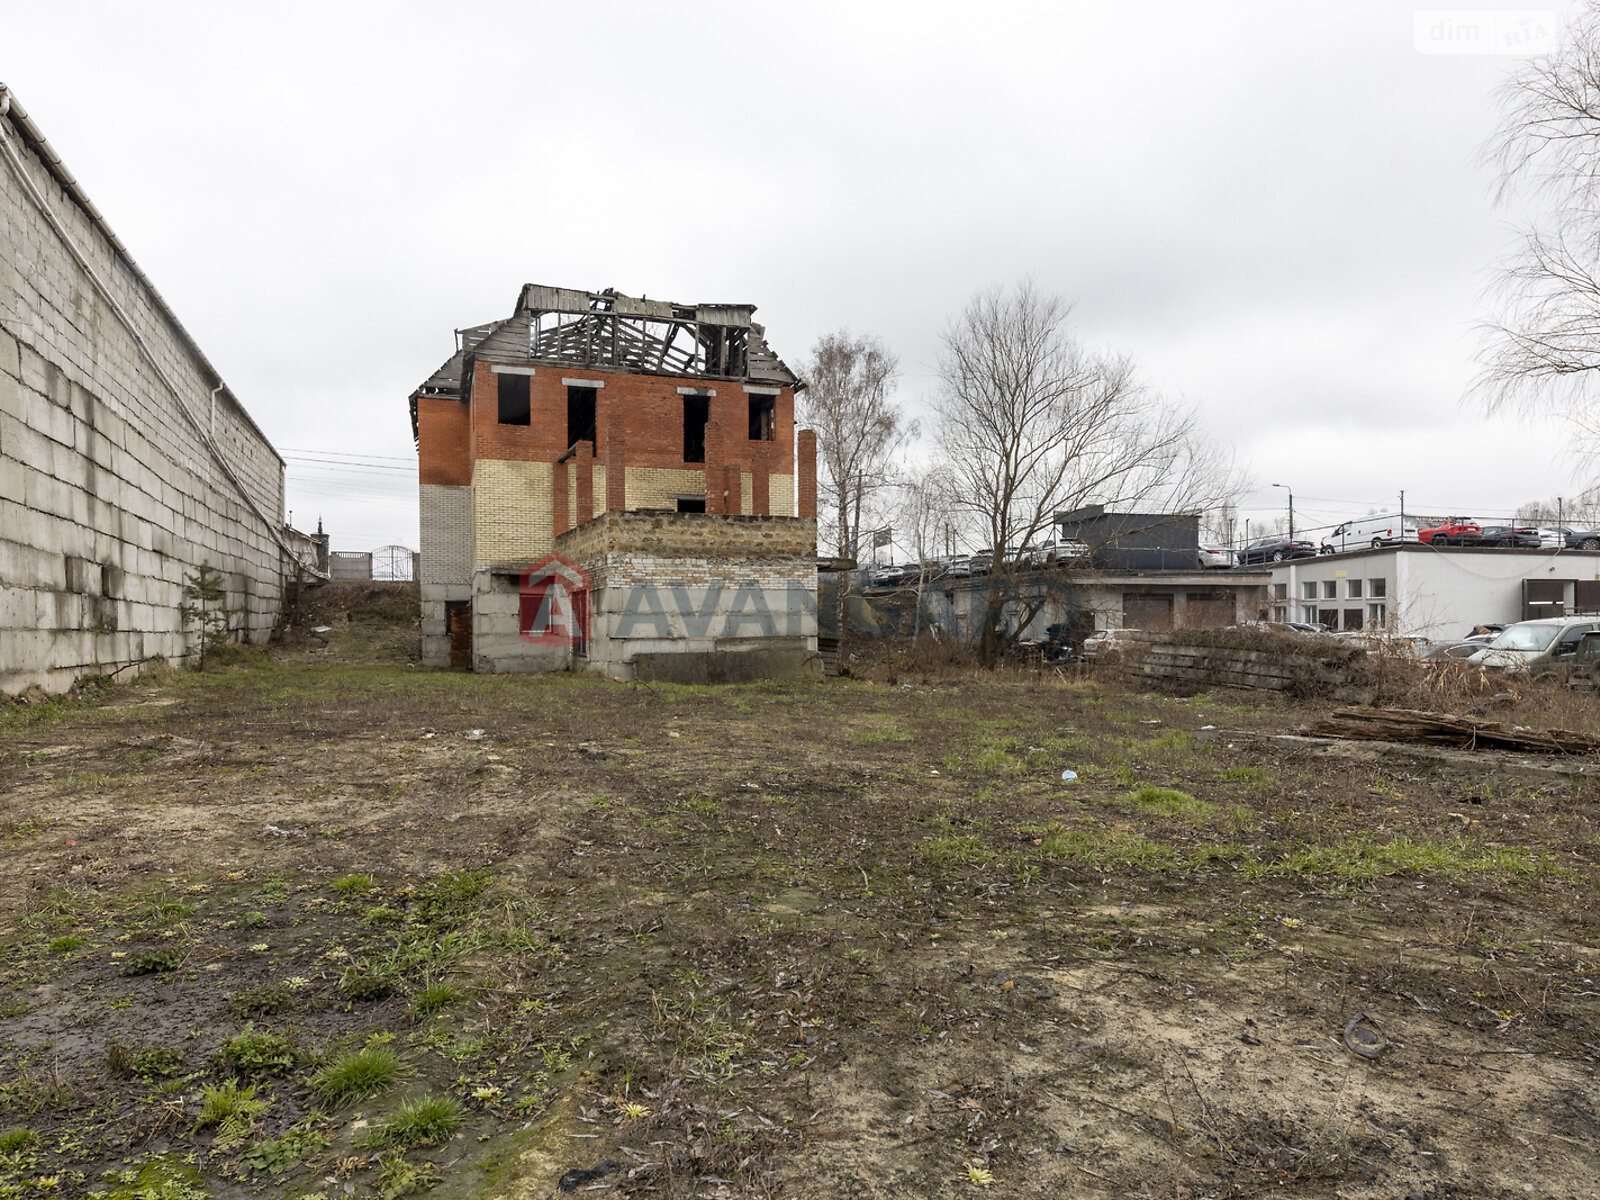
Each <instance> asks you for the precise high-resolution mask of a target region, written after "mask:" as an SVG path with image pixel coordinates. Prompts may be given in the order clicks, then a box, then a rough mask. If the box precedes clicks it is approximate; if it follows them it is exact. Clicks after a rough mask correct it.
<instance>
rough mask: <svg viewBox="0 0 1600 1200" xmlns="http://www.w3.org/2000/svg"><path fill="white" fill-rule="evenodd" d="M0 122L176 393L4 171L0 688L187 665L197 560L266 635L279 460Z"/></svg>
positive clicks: (0, 223)
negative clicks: (149, 664) (189, 579)
mask: <svg viewBox="0 0 1600 1200" xmlns="http://www.w3.org/2000/svg"><path fill="white" fill-rule="evenodd" d="M0 122H4V124H5V132H6V135H7V137H8V138H9V139H10V141H11V143H12V145H13V146H15V147H17V148H18V150H19V151H20V152H21V154H22V157H23V163H24V170H25V171H26V173H27V175H28V177H29V178H30V179H31V180H32V181H33V183H34V185H35V186H37V188H38V189H39V190H40V191H41V192H43V193H44V195H45V199H46V203H47V204H48V205H49V207H50V209H51V210H53V212H54V213H55V215H56V217H57V218H58V219H59V220H60V221H61V222H62V223H63V225H64V226H65V227H66V230H67V232H68V234H69V236H70V237H71V238H72V239H73V241H74V242H75V243H76V245H77V246H78V247H79V249H80V250H82V251H83V252H84V254H85V257H86V258H87V259H88V260H89V263H90V265H91V267H92V269H93V270H94V272H95V273H96V274H97V275H98V276H99V277H100V279H101V280H103V281H104V282H105V284H106V285H107V287H108V288H109V289H110V291H111V294H112V295H113V296H114V297H115V299H116V302H117V304H118V305H119V306H120V307H121V309H122V310H123V311H124V312H125V313H127V314H128V315H129V317H130V319H131V320H132V322H133V324H134V326H135V327H136V328H137V330H138V332H139V335H140V336H141V337H142V338H143V339H144V341H145V342H146V344H147V345H148V346H149V347H150V348H151V350H152V352H153V353H154V355H155V356H156V358H157V360H158V361H159V362H160V363H161V366H162V369H163V370H164V371H165V372H166V374H167V376H168V377H169V378H171V379H172V380H174V381H175V383H176V384H177V387H178V391H179V396H178V397H174V396H173V395H172V393H171V392H170V391H169V390H168V389H167V388H166V387H165V386H164V385H163V383H162V382H161V381H160V379H159V378H158V376H157V375H156V373H155V372H154V371H153V370H151V368H150V366H149V364H148V363H147V362H146V360H145V359H144V357H143V355H142V354H141V352H140V350H139V348H138V346H137V343H136V342H135V340H134V338H133V336H132V335H131V334H130V333H129V331H128V329H127V327H126V326H125V325H124V324H123V322H122V321H121V320H120V319H119V318H118V316H117V315H116V314H115V312H114V311H113V310H112V309H111V307H110V305H109V304H107V303H106V302H105V300H104V298H103V297H102V296H101V295H100V294H99V292H98V291H97V290H96V289H95V286H94V284H93V283H92V281H91V279H90V277H89V276H88V274H87V273H86V272H85V271H84V270H83V268H82V267H81V266H80V265H79V264H78V263H77V261H76V260H75V259H74V258H73V257H72V256H71V254H70V253H69V251H68V250H67V248H66V246H65V245H64V244H63V242H62V240H61V238H60V235H59V234H58V233H57V232H56V230H55V229H54V228H53V227H52V225H51V223H50V221H49V219H48V218H47V217H46V216H45V214H44V213H43V212H41V211H40V209H39V207H38V206H37V205H36V204H35V203H34V202H33V200H32V199H31V197H30V195H29V192H28V190H27V188H26V186H25V185H24V183H23V181H22V180H21V179H19V178H18V176H17V174H16V173H15V171H14V170H13V168H12V166H11V164H10V162H9V160H7V161H3V162H0V692H4V693H8V694H14V693H17V692H20V691H22V690H24V689H26V688H27V687H29V686H31V685H35V684H37V685H39V686H41V687H43V688H45V689H46V690H47V691H51V692H60V691H64V690H66V689H67V688H68V687H70V686H71V684H72V682H73V680H74V679H76V678H77V677H79V676H83V675H99V674H104V673H107V672H110V671H114V670H118V669H119V668H124V667H130V666H132V667H134V668H136V667H137V665H138V664H140V663H142V662H143V661H145V660H147V659H148V658H149V657H150V656H153V655H163V656H165V657H167V658H169V659H178V658H180V657H182V656H183V655H184V654H185V653H186V651H187V649H188V641H189V638H188V637H187V636H186V633H185V631H184V630H183V629H182V628H181V622H180V620H179V616H178V606H179V604H180V603H181V599H182V595H181V593H182V587H183V583H184V579H185V577H186V575H189V574H191V573H193V571H195V570H196V569H197V568H198V567H199V566H200V565H201V564H208V565H210V566H212V567H214V568H215V569H216V570H218V571H219V572H221V573H222V575H223V577H224V579H225V581H226V586H227V590H228V602H229V604H230V605H232V606H235V607H240V608H243V609H244V610H245V612H244V614H243V616H242V617H241V618H240V625H241V628H242V631H243V633H244V635H245V636H247V637H249V638H250V639H251V640H255V641H263V640H265V639H266V638H267V637H268V636H269V634H270V632H271V630H272V627H273V625H274V624H275V622H276V620H277V617H278V613H279V609H280V606H281V602H282V592H283V586H282V580H283V572H284V570H285V568H286V565H287V564H286V561H285V557H284V555H283V553H282V551H281V549H280V547H279V544H278V541H277V534H278V527H279V526H281V524H282V514H283V462H282V460H281V459H280V458H279V457H278V455H277V454H276V452H275V451H274V450H273V448H272V446H271V444H270V443H269V442H268V441H267V439H266V437H265V436H264V435H263V434H262V433H261V432H260V430H259V429H258V428H257V427H256V426H255V424H254V422H253V421H251V419H250V417H249V415H248V414H247V413H246V412H245V411H244V410H243V409H242V408H241V407H239V406H238V405H237V404H236V403H235V402H234V401H233V400H232V398H231V397H230V396H229V395H228V393H227V392H225V391H224V392H222V393H221V394H219V395H217V396H216V399H215V401H214V402H213V399H212V389H213V388H215V387H216V386H217V382H218V381H217V378H216V376H215V373H214V371H212V370H211V369H210V368H209V367H208V365H207V364H206V363H205V361H204V359H203V358H202V357H201V356H200V354H199V352H198V351H197V350H196V349H195V348H194V347H193V346H192V345H191V344H190V343H189V342H188V341H187V339H186V337H185V336H184V335H183V334H182V333H181V331H179V330H178V329H177V328H176V327H175V325H174V324H173V322H172V321H171V319H169V317H168V315H167V314H166V313H165V312H164V311H163V309H162V307H161V305H160V303H159V298H158V297H157V296H156V295H155V294H154V293H153V292H152V291H151V290H150V288H149V286H148V285H147V284H146V283H145V282H144V281H143V280H142V279H141V277H140V276H139V275H138V274H137V273H136V271H135V269H134V268H133V267H132V266H131V265H130V264H129V263H128V261H127V260H126V259H125V258H123V257H122V256H121V254H120V253H119V252H118V251H117V249H116V247H115V246H114V245H113V243H112V242H111V240H110V239H109V238H108V237H107V236H106V235H105V233H104V232H103V230H102V228H101V227H100V226H99V225H97V224H96V223H95V222H94V221H93V220H92V219H91V218H90V216H89V215H88V213H87V212H86V211H85V210H84V209H83V208H82V207H80V205H79V203H78V200H77V199H76V198H75V197H74V196H73V195H72V194H70V193H69V192H68V191H66V190H65V189H64V188H63V186H62V185H61V184H60V183H59V181H57V180H56V179H55V178H54V177H53V176H52V175H51V174H50V171H49V170H48V169H47V167H46V165H45V163H44V162H43V161H42V160H41V158H40V157H39V155H38V154H37V153H36V152H35V150H34V149H33V148H32V146H31V145H30V143H29V142H28V140H27V139H26V138H25V137H24V136H23V135H22V134H21V133H20V132H19V128H18V126H17V124H16V123H15V120H14V115H13V116H8V117H3V118H0ZM213 403H214V405H215V407H214V408H213ZM180 405H181V406H183V407H180ZM218 456H221V457H223V458H224V459H225V461H226V462H227V464H228V465H229V467H230V468H231V469H232V471H233V473H234V475H235V476H236V477H237V479H238V480H239V482H240V484H242V486H243V488H244V489H245V493H246V494H247V495H248V496H249V497H250V499H251V500H252V501H253V502H254V506H255V507H254V509H252V507H251V505H250V504H247V503H246V502H245V499H244V497H243V496H241V494H240V492H239V491H238V490H237V488H236V486H235V484H234V483H233V482H232V481H231V480H230V479H229V478H228V476H227V474H226V473H225V472H224V471H223V470H222V468H221V466H220V465H219V463H218ZM256 510H259V514H260V515H258V512H257V511H256ZM263 516H264V517H265V520H263Z"/></svg>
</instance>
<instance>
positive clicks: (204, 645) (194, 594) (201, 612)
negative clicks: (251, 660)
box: [178, 565, 244, 671]
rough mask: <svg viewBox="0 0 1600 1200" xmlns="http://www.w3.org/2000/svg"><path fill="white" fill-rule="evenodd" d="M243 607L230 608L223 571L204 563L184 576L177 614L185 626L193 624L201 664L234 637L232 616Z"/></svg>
mask: <svg viewBox="0 0 1600 1200" xmlns="http://www.w3.org/2000/svg"><path fill="white" fill-rule="evenodd" d="M243 611H244V610H243V609H242V608H229V607H228V593H227V589H226V588H225V587H224V586H223V578H222V573H221V572H220V571H217V570H216V569H215V568H213V567H211V566H209V565H204V566H202V567H201V568H200V569H199V570H198V571H195V572H194V573H193V574H190V575H185V576H184V579H183V603H182V604H181V605H179V606H178V615H179V616H180V617H181V618H182V620H183V623H184V626H185V627H188V626H190V625H193V626H194V629H195V649H194V650H193V651H191V653H197V654H199V656H200V661H199V663H198V666H199V668H200V670H202V671H203V670H205V669H206V657H207V656H208V655H212V654H215V653H216V652H217V651H218V650H220V649H221V648H222V647H223V646H225V645H227V644H228V642H230V641H231V640H232V639H233V619H234V617H236V616H238V615H239V614H240V613H242V612H243Z"/></svg>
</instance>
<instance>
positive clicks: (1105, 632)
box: [1083, 629, 1137, 662]
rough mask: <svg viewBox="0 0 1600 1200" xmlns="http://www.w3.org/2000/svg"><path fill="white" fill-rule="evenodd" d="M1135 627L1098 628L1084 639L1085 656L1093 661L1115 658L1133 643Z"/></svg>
mask: <svg viewBox="0 0 1600 1200" xmlns="http://www.w3.org/2000/svg"><path fill="white" fill-rule="evenodd" d="M1135 632H1137V631H1136V630H1133V629H1096V630H1095V631H1094V632H1093V633H1091V634H1090V635H1089V636H1088V637H1086V638H1084V640H1083V656H1084V657H1085V658H1087V659H1089V660H1090V661H1091V662H1094V661H1096V660H1099V661H1104V660H1105V659H1108V658H1115V657H1117V655H1119V654H1121V653H1122V652H1123V651H1124V650H1126V649H1127V648H1128V646H1129V645H1130V644H1131V643H1132V640H1133V635H1134V633H1135Z"/></svg>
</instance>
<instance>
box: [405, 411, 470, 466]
mask: <svg viewBox="0 0 1600 1200" xmlns="http://www.w3.org/2000/svg"><path fill="white" fill-rule="evenodd" d="M469 432H470V430H469V426H468V423H467V406H466V405H465V404H462V403H461V402H460V401H459V400H440V399H430V398H428V397H419V398H418V400H417V473H418V482H419V483H439V484H444V485H446V486H448V487H464V486H466V485H467V484H469V483H471V482H472V455H471V453H470V450H471V438H470V437H469V436H468V435H469Z"/></svg>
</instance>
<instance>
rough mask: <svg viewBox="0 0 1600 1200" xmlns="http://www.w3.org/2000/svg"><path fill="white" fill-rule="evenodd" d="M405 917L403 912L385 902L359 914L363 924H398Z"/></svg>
mask: <svg viewBox="0 0 1600 1200" xmlns="http://www.w3.org/2000/svg"><path fill="white" fill-rule="evenodd" d="M405 919H406V915H405V913H403V912H401V911H400V910H399V909H398V908H391V907H390V906H389V905H387V904H379V905H376V906H375V907H373V908H369V909H367V911H366V912H365V913H363V914H362V915H361V923H362V924H363V925H398V924H400V923H401V922H402V921H404V920H405Z"/></svg>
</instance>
